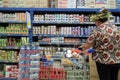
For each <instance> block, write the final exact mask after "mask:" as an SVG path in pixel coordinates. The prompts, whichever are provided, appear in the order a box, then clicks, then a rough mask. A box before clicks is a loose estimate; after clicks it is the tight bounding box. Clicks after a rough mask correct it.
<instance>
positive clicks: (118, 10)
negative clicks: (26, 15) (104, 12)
mask: <svg viewBox="0 0 120 80" xmlns="http://www.w3.org/2000/svg"><path fill="white" fill-rule="evenodd" d="M99 10H100V8H6V7H0V11H44V12H53V11H55V12H98V11H99ZM109 10H110V11H111V12H120V9H109Z"/></svg>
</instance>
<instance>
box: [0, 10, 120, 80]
mask: <svg viewBox="0 0 120 80" xmlns="http://www.w3.org/2000/svg"><path fill="white" fill-rule="evenodd" d="M99 10H100V9H95V8H93V9H92V8H77V9H74V8H68V9H63V8H0V12H2V13H3V14H4V13H15V12H16V13H19V12H24V13H26V12H29V13H30V21H31V22H30V25H31V28H28V34H17V33H16V34H14V33H1V34H0V37H6V38H7V37H13V38H14V37H15V38H16V37H28V38H29V43H33V42H35V41H34V40H35V39H38V37H43V38H44V37H46V38H51V37H52V38H54V37H55V38H56V37H64V38H80V39H81V38H84V39H86V38H87V37H88V36H89V34H82V35H76V34H44V33H43V34H41V33H40V34H37V33H36V34H33V28H34V26H37V27H38V26H40V27H41V26H42V25H45V26H51V25H55V26H56V28H57V27H59V28H61V27H66V26H67V27H74V26H76V27H78V26H80V27H81V26H82V27H83V28H84V27H88V26H95V23H94V22H80V21H62V20H58V21H51V20H48V21H37V20H36V21H35V20H34V17H35V15H43V16H45V14H52V15H54V14H58V15H60V14H79V15H82V14H85V15H89V14H92V13H95V12H98V11H99ZM109 10H110V11H111V12H112V13H113V15H114V16H119V17H120V15H119V13H120V9H109ZM0 23H1V24H2V25H6V24H26V26H25V27H27V20H26V21H11V20H0ZM115 24H116V25H117V26H120V22H116V23H115ZM0 26H1V25H0ZM5 27H6V26H5ZM0 39H1V38H0ZM36 42H38V40H37V41H36ZM83 42H84V41H81V42H79V43H74V42H67V43H64V42H62V43H60V42H58V43H51V42H39V44H40V46H46V45H48V46H51V45H52V46H54V45H56V46H74V45H80V44H81V43H83ZM19 48H20V46H19V47H18V46H2V47H0V49H1V50H13V51H14V50H19ZM1 62H4V61H1ZM5 63H6V62H5ZM7 63H9V62H7ZM0 80H1V79H0ZM5 80H7V79H5ZM10 80H12V79H10Z"/></svg>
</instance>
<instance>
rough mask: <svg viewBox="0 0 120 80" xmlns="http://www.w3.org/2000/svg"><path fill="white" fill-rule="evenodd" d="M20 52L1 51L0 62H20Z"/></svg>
mask: <svg viewBox="0 0 120 80" xmlns="http://www.w3.org/2000/svg"><path fill="white" fill-rule="evenodd" d="M18 53H19V52H18V51H10V50H0V60H2V61H3V62H18Z"/></svg>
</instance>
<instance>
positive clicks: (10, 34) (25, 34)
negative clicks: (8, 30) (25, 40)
mask: <svg viewBox="0 0 120 80" xmlns="http://www.w3.org/2000/svg"><path fill="white" fill-rule="evenodd" d="M0 36H28V35H27V34H1V33H0Z"/></svg>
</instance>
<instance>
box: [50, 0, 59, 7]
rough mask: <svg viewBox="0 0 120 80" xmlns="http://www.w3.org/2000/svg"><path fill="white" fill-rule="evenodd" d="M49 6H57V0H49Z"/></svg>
mask: <svg viewBox="0 0 120 80" xmlns="http://www.w3.org/2000/svg"><path fill="white" fill-rule="evenodd" d="M49 7H50V8H58V0H50V6H49Z"/></svg>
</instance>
